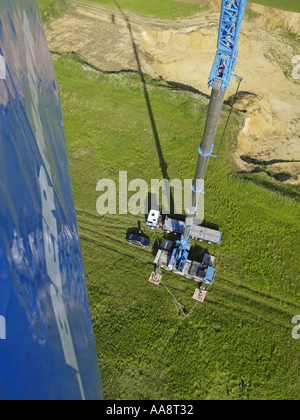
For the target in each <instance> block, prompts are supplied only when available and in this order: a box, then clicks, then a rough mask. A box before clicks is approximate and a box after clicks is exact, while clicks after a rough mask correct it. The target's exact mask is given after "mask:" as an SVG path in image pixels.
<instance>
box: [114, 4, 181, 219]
mask: <svg viewBox="0 0 300 420" xmlns="http://www.w3.org/2000/svg"><path fill="white" fill-rule="evenodd" d="M114 3H115V4H116V6H117V8H118V9H119V11H120V12H121V14H122V16H123V18H124V20H125V21H126V23H127V28H128V31H129V34H130V39H131V43H132V48H133V52H134V56H135V59H136V63H137V67H138V73H139V74H140V76H141V82H142V85H143V90H144V96H145V101H146V105H147V110H148V114H149V118H150V123H151V128H152V132H153V137H154V140H155V145H156V149H157V154H158V159H159V164H160V169H161V173H162V177H163V178H164V179H167V180H169V181H170V178H169V175H168V165H167V163H166V161H165V159H164V156H163V153H162V149H161V144H160V140H159V135H158V131H157V127H156V123H155V119H154V115H153V111H152V107H151V102H150V98H149V93H148V90H147V84H146V80H145V76H144V73H143V72H142V67H141V62H140V59H139V54H138V49H137V46H136V44H135V42H134V38H133V33H132V28H131V24H130V22H129V19H128V17H127V16H126V14H125V13H124V12H123V10H122V9H121V7H120V5H119V4H118V2H117V1H116V0H114ZM174 211H175V210H174V197H173V194H172V191H170V214H173V212H174Z"/></svg>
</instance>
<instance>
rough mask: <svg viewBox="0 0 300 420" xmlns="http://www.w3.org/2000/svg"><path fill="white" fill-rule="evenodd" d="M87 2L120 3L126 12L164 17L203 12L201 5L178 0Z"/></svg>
mask: <svg viewBox="0 0 300 420" xmlns="http://www.w3.org/2000/svg"><path fill="white" fill-rule="evenodd" d="M85 2H86V3H95V4H99V5H102V6H107V7H110V8H113V9H117V7H118V6H117V4H118V5H119V7H120V8H121V9H122V10H123V11H124V12H125V11H128V12H133V13H137V14H140V15H146V16H153V17H156V18H164V19H178V18H182V17H188V16H193V15H195V14H198V13H200V12H201V6H200V5H197V4H191V3H184V2H179V1H176V0H151V1H143V0H118V1H117V4H116V2H115V1H114V0H85ZM205 10H207V9H205Z"/></svg>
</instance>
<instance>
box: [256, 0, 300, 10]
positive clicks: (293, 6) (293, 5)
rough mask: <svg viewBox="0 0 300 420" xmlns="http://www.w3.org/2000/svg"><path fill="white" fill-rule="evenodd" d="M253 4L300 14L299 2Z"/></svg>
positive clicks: (261, 1) (266, 0)
mask: <svg viewBox="0 0 300 420" xmlns="http://www.w3.org/2000/svg"><path fill="white" fill-rule="evenodd" d="M251 3H256V4H261V5H263V6H270V7H276V8H277V9H282V10H288V11H290V12H300V3H299V1H298V0H256V1H252V2H251Z"/></svg>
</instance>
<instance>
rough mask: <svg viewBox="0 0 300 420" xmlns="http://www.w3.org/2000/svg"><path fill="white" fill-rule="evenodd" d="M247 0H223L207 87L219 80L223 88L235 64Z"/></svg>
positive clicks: (228, 80)
mask: <svg viewBox="0 0 300 420" xmlns="http://www.w3.org/2000/svg"><path fill="white" fill-rule="evenodd" d="M246 3H247V0H223V2H222V9H221V15H220V24H219V37H218V44H217V52H216V56H215V60H214V63H213V66H212V70H211V73H210V76H209V81H208V87H212V86H213V83H214V82H216V81H217V80H220V90H225V89H226V88H227V87H228V86H229V82H230V79H231V76H232V73H233V71H234V68H235V65H236V59H237V55H238V42H239V34H240V29H241V25H242V19H243V15H244V11H245V7H246Z"/></svg>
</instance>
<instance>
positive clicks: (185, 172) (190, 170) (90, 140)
mask: <svg viewBox="0 0 300 420" xmlns="http://www.w3.org/2000/svg"><path fill="white" fill-rule="evenodd" d="M53 62H54V66H55V71H56V75H57V79H58V84H59V87H60V94H61V100H62V109H63V117H64V125H65V132H66V140H67V146H68V153H69V160H70V168H71V176H72V183H73V190H74V197H75V205H76V211H77V220H78V226H79V234H80V241H81V247H82V253H83V261H84V267H85V274H86V281H87V287H88V291H89V299H90V306H91V313H92V320H93V327H94V333H95V339H96V345H97V351H98V358H99V366H100V371H101V377H102V382H103V389H104V396H105V398H106V399H175V400H176V399H298V398H299V391H300V385H299V379H298V378H299V354H300V340H295V339H293V338H292V335H291V332H292V328H293V325H292V324H291V320H292V317H293V316H294V315H297V314H300V304H299V302H300V300H299V299H300V267H299V254H300V243H299V235H300V227H299V215H300V211H299V206H300V202H299V201H300V191H299V188H296V187H286V186H283V185H282V184H280V183H278V182H275V181H274V179H273V177H272V176H271V174H268V173H267V172H266V171H263V172H260V173H253V174H248V175H246V174H237V173H235V171H234V169H233V168H232V165H231V163H230V158H229V156H230V152H231V151H232V150H234V148H235V146H236V138H237V133H238V130H239V129H240V127H241V124H242V118H243V116H242V114H240V113H238V112H235V111H234V112H233V115H232V118H231V121H230V125H229V128H228V131H227V135H226V136H225V139H224V141H223V143H222V147H221V152H220V155H219V157H218V159H217V161H216V165H215V168H214V172H213V176H212V178H211V182H210V185H208V188H207V193H206V195H205V198H206V201H205V219H206V220H205V222H206V223H207V224H208V225H210V226H214V227H216V228H217V229H219V230H221V231H222V232H223V237H222V242H221V245H220V247H219V246H217V245H201V246H200V245H199V243H197V244H195V243H193V248H192V251H191V257H192V258H193V259H197V260H200V261H201V259H202V255H203V254H204V252H209V253H211V254H213V255H215V256H216V269H217V275H216V278H215V281H214V284H213V286H211V287H210V288H209V293H208V295H207V297H206V300H205V302H204V303H203V304H201V303H198V304H197V305H196V307H195V308H194V310H193V311H192V312H191V314H190V315H189V316H188V317H184V316H183V314H182V313H180V312H179V313H177V311H176V308H175V305H174V302H173V298H172V296H171V295H170V294H169V293H168V291H167V290H166V289H165V288H164V287H163V285H159V286H155V285H153V284H150V283H149V282H148V281H147V280H148V277H149V275H150V273H151V271H152V270H153V268H154V267H153V259H154V255H153V252H154V253H155V251H156V249H157V244H156V237H155V233H154V232H153V231H151V230H146V228H145V224H144V221H145V217H144V215H136V216H135V215H131V214H127V215H119V214H116V215H113V214H111V215H110V214H106V215H99V214H98V213H97V211H96V201H97V198H98V197H99V195H100V193H99V192H97V191H96V185H97V182H98V181H99V180H100V179H102V178H110V179H113V180H114V181H116V183H118V174H119V171H127V172H128V182H129V181H130V180H132V179H135V178H143V179H145V180H146V181H147V182H148V184H149V186H150V180H151V179H155V178H158V179H161V178H162V177H163V174H164V175H165V176H168V177H169V179H170V180H171V179H174V178H180V179H181V180H183V179H185V178H187V179H188V178H192V177H193V174H194V170H195V166H196V161H197V149H198V146H199V142H200V138H201V134H202V131H203V127H204V123H205V119H206V113H207V107H208V101H207V99H205V98H202V97H201V96H199V95H196V94H192V93H189V92H183V91H179V90H174V89H171V88H170V87H169V86H168V85H167V84H166V83H165V82H163V81H159V82H154V81H151V79H149V78H148V77H147V76H144V77H142V76H141V75H140V74H137V73H133V72H123V73H117V74H115V73H103V72H101V71H99V70H97V69H95V68H92V67H90V66H89V65H87V64H86V63H84V62H82V60H80V58H79V57H78V56H76V55H74V54H69V55H62V56H60V55H56V54H55V55H53ZM147 101H148V103H147ZM149 112H150V113H149ZM227 115H228V109H227V108H226V107H224V111H223V113H222V121H223V124H224V122H225V120H226V118H227ZM221 133H222V127H221V126H220V127H219V129H218V131H217V136H216V139H215V141H216V145H218V143H219V141H220V136H221ZM211 168H212V161H211V162H209V167H208V172H207V173H209V172H210V170H211ZM139 222H140V225H141V228H142V230H143V232H144V234H145V235H146V236H148V237H149V238H150V240H151V247H150V248H149V249H146V250H144V249H140V248H137V247H134V246H131V245H129V244H127V243H126V241H125V237H126V233H127V232H128V231H135V230H137V228H138V223H139ZM157 236H158V238H159V239H161V238H162V237H163V234H162V233H158V234H157ZM202 244H204V243H202ZM163 283H164V284H165V285H166V286H167V287H168V289H169V290H170V291H171V292H172V294H173V295H174V296H175V298H176V299H177V300H178V301H179V302H180V303H181V304H182V305H184V306H185V307H186V309H187V311H189V310H190V309H191V308H192V307H193V305H194V303H195V301H194V300H193V299H192V295H193V292H194V290H195V288H196V283H195V282H193V281H192V280H187V279H184V278H181V277H180V276H176V275H174V274H170V273H167V272H163ZM240 324H242V325H243V328H242V329H239V328H238V326H239V325H240ZM241 380H244V381H245V383H249V386H248V387H245V388H244V389H239V388H238V387H237V385H238V383H239V382H240V381H241ZM227 389H231V390H232V392H231V393H230V394H227Z"/></svg>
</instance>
